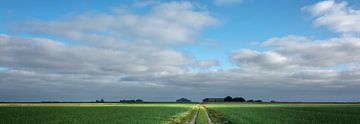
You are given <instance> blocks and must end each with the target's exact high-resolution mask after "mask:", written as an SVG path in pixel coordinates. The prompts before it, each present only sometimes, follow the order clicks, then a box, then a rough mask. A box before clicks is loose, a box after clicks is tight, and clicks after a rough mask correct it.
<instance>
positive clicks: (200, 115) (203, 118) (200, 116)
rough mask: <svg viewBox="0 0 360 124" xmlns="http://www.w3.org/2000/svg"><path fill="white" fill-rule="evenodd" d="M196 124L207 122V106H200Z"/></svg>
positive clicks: (205, 123)
mask: <svg viewBox="0 0 360 124" xmlns="http://www.w3.org/2000/svg"><path fill="white" fill-rule="evenodd" d="M196 124H207V117H206V111H205V108H204V107H202V106H199V111H198V115H197V118H196Z"/></svg>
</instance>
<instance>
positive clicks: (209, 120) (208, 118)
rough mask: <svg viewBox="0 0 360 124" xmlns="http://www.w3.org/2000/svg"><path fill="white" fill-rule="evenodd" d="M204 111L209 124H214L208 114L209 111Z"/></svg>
mask: <svg viewBox="0 0 360 124" xmlns="http://www.w3.org/2000/svg"><path fill="white" fill-rule="evenodd" d="M204 110H205V114H206V118H207V122H208V124H213V123H212V121H211V119H210V117H209V114H208V112H207V110H206V109H204Z"/></svg>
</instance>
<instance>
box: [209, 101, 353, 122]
mask: <svg viewBox="0 0 360 124" xmlns="http://www.w3.org/2000/svg"><path fill="white" fill-rule="evenodd" d="M206 106H207V107H208V111H209V113H210V115H211V118H212V120H213V121H215V122H218V123H219V122H221V123H232V124H360V104H207V105H206Z"/></svg>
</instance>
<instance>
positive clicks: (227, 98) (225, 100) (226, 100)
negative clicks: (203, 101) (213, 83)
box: [224, 96, 234, 102]
mask: <svg viewBox="0 0 360 124" xmlns="http://www.w3.org/2000/svg"><path fill="white" fill-rule="evenodd" d="M232 101H234V100H233V98H232V97H231V96H227V97H225V98H224V102H232Z"/></svg>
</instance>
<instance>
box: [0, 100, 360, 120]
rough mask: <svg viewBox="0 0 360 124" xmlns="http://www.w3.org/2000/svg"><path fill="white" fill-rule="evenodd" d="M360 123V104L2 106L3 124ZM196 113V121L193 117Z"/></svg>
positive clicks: (47, 104) (58, 104)
mask: <svg viewBox="0 0 360 124" xmlns="http://www.w3.org/2000/svg"><path fill="white" fill-rule="evenodd" d="M206 110H207V112H208V113H209V115H210V118H211V120H212V122H213V123H214V124H219V123H229V124H239V123H241V124H264V123H266V124H304V123H309V124H343V123H346V124H359V123H360V104H282V103H277V104H271V103H212V104H210V103H208V104H179V103H136V104H124V103H30V104H25V103H21V104H19V103H2V104H0V123H1V124H64V123H66V124H185V123H188V122H189V121H190V120H193V119H195V120H196V124H207V116H206ZM196 112H197V118H193V117H194V115H195V113H196Z"/></svg>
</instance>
